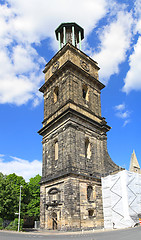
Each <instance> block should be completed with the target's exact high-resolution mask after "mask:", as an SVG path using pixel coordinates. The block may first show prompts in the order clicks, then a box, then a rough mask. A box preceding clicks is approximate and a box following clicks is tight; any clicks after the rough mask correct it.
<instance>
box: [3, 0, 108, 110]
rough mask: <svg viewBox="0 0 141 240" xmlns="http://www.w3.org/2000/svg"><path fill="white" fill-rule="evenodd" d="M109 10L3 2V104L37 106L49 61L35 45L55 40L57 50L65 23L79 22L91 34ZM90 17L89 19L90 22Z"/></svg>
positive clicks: (37, 0)
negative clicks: (57, 36)
mask: <svg viewBox="0 0 141 240" xmlns="http://www.w3.org/2000/svg"><path fill="white" fill-rule="evenodd" d="M80 5H81V11H78V9H79V8H80ZM74 6H75V8H74ZM68 9H69V11H68ZM106 9H107V0H99V1H97V0H88V1H85V0H78V1H77V2H76V1H75V0H72V1H65V0H60V1H57V0H52V1H51V2H50V3H49V2H48V1H45V0H30V1H28V0H24V1H19V0H5V1H3V4H0V22H1V27H0V49H1V50H0V103H3V104H4V103H14V104H16V105H21V104H26V103H27V102H28V101H29V100H31V101H32V102H33V105H34V106H36V105H37V104H38V103H39V102H40V97H41V95H39V94H38V93H37V92H38V88H39V87H40V85H41V83H43V81H44V75H43V74H42V69H43V68H44V64H45V60H44V59H43V58H42V57H40V56H39V54H38V53H37V51H36V50H35V48H33V44H35V45H36V44H40V42H41V41H42V40H44V39H46V38H51V39H52V48H54V49H57V42H55V37H54V30H55V28H56V27H57V26H58V25H59V24H60V23H61V22H64V21H65V22H67V21H76V22H77V23H78V24H81V25H82V26H83V27H84V28H85V33H86V34H88V33H89V32H90V31H91V30H92V29H93V27H94V26H95V25H96V23H97V21H99V19H101V18H102V17H103V16H104V15H105V14H106ZM84 16H85V17H84ZM86 16H89V17H88V18H87V21H86ZM48 47H49V46H48Z"/></svg>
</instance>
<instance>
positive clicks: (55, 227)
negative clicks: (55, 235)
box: [52, 212, 57, 230]
mask: <svg viewBox="0 0 141 240" xmlns="http://www.w3.org/2000/svg"><path fill="white" fill-rule="evenodd" d="M52 229H53V230H56V229H57V214H56V213H55V212H53V213H52Z"/></svg>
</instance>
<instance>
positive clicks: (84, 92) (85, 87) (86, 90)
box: [82, 84, 88, 101]
mask: <svg viewBox="0 0 141 240" xmlns="http://www.w3.org/2000/svg"><path fill="white" fill-rule="evenodd" d="M82 96H83V98H84V99H85V100H86V101H88V87H87V85H85V84H84V85H83V88H82Z"/></svg>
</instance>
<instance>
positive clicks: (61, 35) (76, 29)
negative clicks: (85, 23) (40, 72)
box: [55, 23, 84, 50]
mask: <svg viewBox="0 0 141 240" xmlns="http://www.w3.org/2000/svg"><path fill="white" fill-rule="evenodd" d="M55 33H56V38H57V40H58V41H59V49H61V48H62V46H64V45H65V44H66V43H68V42H69V43H71V44H72V45H74V46H75V47H77V44H78V43H79V48H80V50H81V41H82V40H83V39H84V29H83V28H82V27H80V26H79V25H78V24H76V23H62V24H61V25H60V26H59V27H58V28H57V29H56V30H55Z"/></svg>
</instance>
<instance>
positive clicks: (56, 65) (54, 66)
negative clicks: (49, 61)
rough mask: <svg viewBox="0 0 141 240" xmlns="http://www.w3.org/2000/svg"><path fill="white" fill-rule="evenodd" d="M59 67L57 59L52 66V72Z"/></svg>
mask: <svg viewBox="0 0 141 240" xmlns="http://www.w3.org/2000/svg"><path fill="white" fill-rule="evenodd" d="M58 68H59V61H57V62H55V63H54V64H53V66H52V73H54V72H55V71H56V70H57V69H58Z"/></svg>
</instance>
